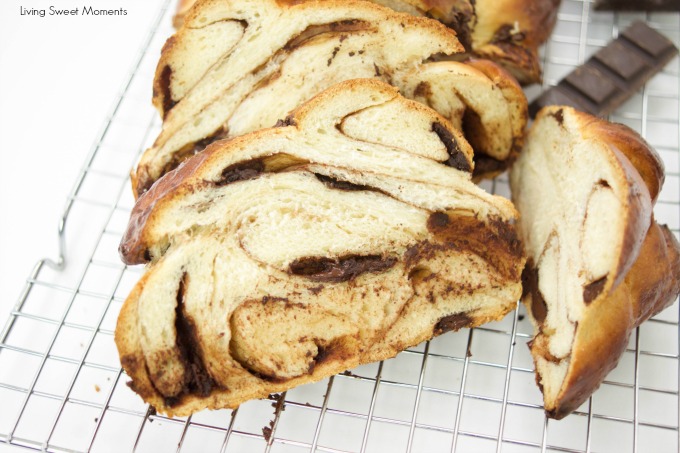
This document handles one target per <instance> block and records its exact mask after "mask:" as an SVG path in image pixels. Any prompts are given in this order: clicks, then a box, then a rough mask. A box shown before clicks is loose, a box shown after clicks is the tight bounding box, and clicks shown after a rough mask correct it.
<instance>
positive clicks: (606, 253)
mask: <svg viewBox="0 0 680 453" xmlns="http://www.w3.org/2000/svg"><path fill="white" fill-rule="evenodd" d="M663 179H664V170H663V165H662V162H661V160H660V159H659V157H658V156H657V154H656V152H655V151H654V150H653V149H652V148H650V147H649V145H648V144H647V143H646V142H645V141H644V140H643V139H642V138H640V136H638V135H637V134H636V133H635V132H634V131H632V130H630V129H629V128H627V127H625V126H622V125H618V124H612V123H608V122H606V121H603V120H600V119H597V118H595V117H593V116H590V115H588V114H585V113H582V112H579V111H577V110H574V109H572V108H570V107H557V106H555V107H546V108H544V109H543V110H541V111H540V112H539V114H538V116H537V118H536V121H535V123H534V125H533V127H532V129H531V131H530V133H529V137H528V139H527V144H526V147H525V149H524V150H523V151H522V153H521V155H520V158H519V159H518V161H517V162H516V163H515V165H514V167H513V169H512V172H511V179H510V183H511V188H512V196H513V200H514V201H515V203H516V206H517V209H518V210H519V212H520V214H521V218H520V222H519V230H520V236H521V238H522V240H523V243H524V247H525V250H526V253H527V267H526V269H525V271H524V273H523V283H524V294H523V296H522V299H523V302H524V304H525V305H526V308H527V311H528V312H529V314H530V317H531V319H532V321H533V323H534V327H535V332H536V333H535V337H534V339H533V340H532V342H531V344H530V348H531V353H532V355H533V358H534V363H535V366H536V372H537V376H536V381H537V383H538V385H539V387H540V388H541V390H542V392H543V397H544V406H545V409H546V412H547V414H548V415H549V416H550V417H553V418H558V419H559V418H562V417H564V416H566V415H567V414H569V413H570V412H572V411H573V410H575V409H577V408H578V407H579V406H580V405H581V404H582V403H583V402H584V401H586V400H587V399H588V397H589V396H590V395H591V394H592V393H593V392H594V391H595V390H596V389H597V388H598V387H599V386H600V384H601V383H602V381H603V380H604V378H605V376H606V375H607V373H608V372H609V371H610V370H611V369H613V368H614V367H615V366H616V364H617V363H618V361H619V358H620V356H621V355H622V354H623V352H624V351H625V348H626V346H627V344H628V338H629V336H630V334H631V331H632V330H633V329H634V328H635V327H636V326H638V325H640V323H642V322H643V321H645V320H646V319H648V318H649V317H651V316H653V315H655V314H656V313H658V312H659V311H661V310H662V309H663V308H665V307H666V306H668V305H670V304H671V303H672V302H673V301H674V300H675V298H676V297H677V296H678V293H679V292H680V245H679V244H678V241H677V240H676V238H675V236H674V235H673V234H672V233H671V232H670V231H669V230H668V228H666V227H665V226H660V225H658V224H657V223H656V222H655V221H654V219H653V215H652V208H653V205H654V202H655V201H656V198H657V196H658V194H659V191H660V190H661V186H662V184H663Z"/></svg>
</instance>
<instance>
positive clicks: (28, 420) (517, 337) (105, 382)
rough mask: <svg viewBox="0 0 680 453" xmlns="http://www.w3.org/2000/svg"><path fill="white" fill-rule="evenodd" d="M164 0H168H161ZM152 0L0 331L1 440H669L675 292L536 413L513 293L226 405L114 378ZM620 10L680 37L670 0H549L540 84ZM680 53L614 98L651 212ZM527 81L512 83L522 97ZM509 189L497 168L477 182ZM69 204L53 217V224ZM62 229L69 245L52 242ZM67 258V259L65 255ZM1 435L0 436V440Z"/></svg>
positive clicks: (154, 127) (131, 279) (388, 444)
mask: <svg viewBox="0 0 680 453" xmlns="http://www.w3.org/2000/svg"><path fill="white" fill-rule="evenodd" d="M168 1H169V0H168ZM171 14H172V11H171V10H170V9H169V8H168V2H166V4H165V6H164V7H163V9H162V10H161V11H160V12H159V16H158V19H157V22H156V24H155V26H154V27H153V29H152V32H151V33H150V34H149V37H148V40H147V43H146V45H145V46H144V48H143V49H142V51H141V53H140V57H139V61H138V63H137V64H136V66H135V67H134V69H133V71H132V72H131V74H130V78H129V81H128V83H127V84H126V86H125V88H124V90H123V91H122V93H121V95H120V97H119V99H118V102H117V104H116V106H115V108H114V109H113V111H112V114H111V115H110V117H109V118H108V119H107V121H106V122H105V126H104V128H103V131H102V133H101V137H100V139H99V141H98V142H97V144H96V145H95V146H94V148H93V149H92V151H91V153H90V155H89V157H88V158H87V161H86V163H85V165H84V167H83V170H82V172H81V174H80V177H79V178H78V181H77V183H76V185H75V187H74V189H73V191H72V193H71V195H70V196H69V198H68V203H67V207H66V210H65V212H64V216H63V218H62V220H61V224H60V225H59V228H60V236H59V240H60V241H61V256H60V257H59V259H58V260H56V261H51V260H42V261H40V262H39V263H38V264H37V265H36V267H35V268H34V269H33V272H31V274H30V276H29V278H28V279H27V281H26V285H25V287H24V290H23V292H22V294H21V296H20V298H19V300H18V302H17V304H16V306H15V308H14V310H13V311H12V312H11V314H10V317H9V319H8V321H7V323H6V324H5V327H4V329H3V330H2V332H0V447H1V446H2V445H3V444H9V445H13V446H22V447H26V448H29V449H34V450H48V451H89V450H92V451H116V452H123V451H131V450H136V451H153V452H158V451H173V450H177V451H229V452H237V451H246V452H251V451H265V452H270V451H272V452H306V451H324V452H350V451H351V452H355V451H360V452H364V451H390V452H399V451H411V452H439V451H442V452H444V451H446V452H448V451H453V450H456V451H464V452H468V451H497V452H498V451H503V452H517V451H521V452H530V451H537V452H538V451H560V452H589V451H593V452H610V451H611V452H631V451H633V452H635V451H644V452H648V451H654V452H663V451H680V447H679V441H678V438H679V432H680V431H679V429H678V418H679V412H680V404H679V401H678V383H679V379H680V373H679V372H678V368H679V364H680V361H679V360H678V350H679V336H678V305H677V303H676V304H675V305H674V306H673V307H671V308H669V309H667V310H666V311H664V312H663V313H661V314H660V315H658V316H656V317H655V319H653V320H651V321H649V322H647V323H646V324H644V325H643V326H642V327H640V328H639V329H638V330H637V331H636V332H635V334H634V335H633V336H632V338H631V340H630V344H629V347H628V349H627V351H626V352H625V355H624V356H623V358H622V359H621V362H620V364H619V366H618V367H617V368H616V369H615V370H614V371H613V372H612V373H610V374H609V376H608V377H607V380H606V382H605V383H604V384H603V385H602V387H601V388H600V389H599V390H598V391H597V392H596V393H595V395H594V396H593V397H592V398H591V399H590V400H589V401H588V402H587V403H585V404H584V405H583V406H582V407H581V408H580V409H579V410H578V411H577V412H576V413H574V414H573V415H571V416H569V417H567V418H566V419H564V420H562V421H559V422H556V421H548V420H547V419H546V418H545V417H544V414H543V408H542V406H541V402H542V399H541V395H540V393H539V391H538V389H537V387H536V384H535V382H534V374H533V371H532V362H531V357H530V355H529V352H528V348H527V346H526V343H527V341H528V340H529V339H530V338H531V325H530V323H529V321H528V320H527V319H525V317H524V311H523V308H522V307H520V308H519V310H517V311H515V312H513V313H512V314H510V315H508V316H507V317H506V318H505V319H504V320H503V321H502V322H497V323H492V324H488V325H485V326H483V327H481V328H476V329H473V330H468V329H465V330H462V331H459V332H457V333H448V334H446V335H443V336H441V337H438V338H436V339H434V340H432V341H430V342H427V343H424V344H421V345H419V346H418V347H415V348H412V349H409V350H407V351H405V352H403V353H401V354H400V355H399V356H397V357H396V358H394V359H391V360H387V361H384V362H381V363H374V364H370V365H365V366H361V367H359V368H357V369H354V370H351V372H346V373H343V374H340V375H337V376H335V377H332V378H330V379H326V380H324V381H322V382H319V383H316V384H312V385H306V386H302V387H299V388H296V389H293V390H290V391H288V392H286V393H283V394H281V395H274V396H272V398H271V399H270V400H260V401H251V402H248V403H245V404H243V405H242V406H241V407H240V408H239V409H238V410H234V411H230V410H219V411H203V412H200V413H197V414H195V415H194V416H192V417H188V418H175V419H169V418H166V417H163V416H160V415H156V414H155V413H154V411H153V410H152V409H150V408H149V407H147V406H146V405H145V404H144V403H143V402H142V401H141V399H139V398H138V397H137V396H136V395H135V394H134V393H132V391H131V390H129V389H128V388H127V386H126V381H127V380H128V379H127V377H126V376H125V374H124V373H123V372H122V371H121V368H120V363H119V360H118V354H117V352H116V349H115V345H114V342H113V331H114V328H115V322H116V317H117V314H118V311H119V310H120V307H121V305H122V303H123V301H124V300H125V297H126V296H127V294H128V292H129V291H130V289H131V288H132V286H133V285H134V284H135V282H136V281H137V279H138V278H139V277H140V276H141V273H142V269H140V268H139V267H126V266H124V265H123V264H121V262H120V261H119V259H118V255H117V245H118V242H119V240H120V236H121V234H122V232H123V230H124V228H125V226H126V223H127V219H128V215H129V212H130V209H131V207H132V204H133V201H132V197H131V195H130V189H129V179H128V171H129V169H130V168H131V167H132V165H133V164H134V162H135V161H136V159H137V156H138V154H139V153H140V152H141V151H142V150H143V149H145V148H146V147H147V146H149V145H150V144H151V141H152V140H153V138H154V137H155V136H156V135H157V133H158V132H159V130H160V121H159V119H158V118H157V115H156V113H155V111H153V110H152V109H151V107H150V106H149V100H148V92H149V87H150V84H151V80H152V75H153V71H154V67H155V64H156V61H157V56H158V52H159V49H160V47H161V46H162V44H163V42H164V40H165V39H166V38H167V37H168V36H169V35H170V34H171V33H172V30H171V28H170V16H171ZM635 19H644V20H646V21H647V22H648V23H649V24H650V25H651V26H652V27H654V28H656V29H658V30H660V31H661V32H662V33H663V34H665V35H666V36H668V37H669V38H670V39H671V40H673V41H674V42H675V44H676V45H680V15H678V14H664V15H662V14H612V13H595V12H594V11H592V5H591V3H590V2H589V1H582V0H578V1H576V0H563V2H562V7H561V10H560V14H559V19H558V24H557V27H556V29H555V32H554V34H553V36H552V38H551V40H550V41H549V43H548V44H547V45H546V46H545V48H544V51H543V54H542V55H543V57H544V68H545V83H544V85H545V86H547V85H553V84H555V83H557V81H558V80H559V79H560V78H562V77H563V76H564V75H566V74H567V73H569V72H570V71H571V69H572V68H573V67H574V66H576V65H578V64H580V63H582V62H583V61H585V60H586V59H587V57H588V56H589V55H591V54H592V53H593V52H594V51H596V50H597V49H598V48H600V47H602V46H604V45H605V44H606V43H607V42H608V41H609V40H610V39H611V38H613V37H615V36H616V35H617V33H618V30H619V29H622V28H625V27H626V26H627V24H628V23H630V22H631V21H633V20H635ZM679 66H680V62H679V61H678V59H677V58H676V59H675V60H674V61H672V62H671V63H670V64H669V65H668V66H667V67H666V68H665V69H664V71H663V73H661V74H659V75H657V76H656V77H655V78H654V79H653V80H652V81H651V82H650V83H648V84H647V85H646V86H645V87H644V88H643V89H642V90H641V91H640V92H639V93H638V94H636V95H635V96H634V97H633V99H631V100H630V101H629V102H628V103H627V104H626V105H624V106H623V107H622V108H621V109H619V110H618V111H617V112H616V114H614V115H612V118H611V119H612V120H614V121H618V122H623V123H626V124H628V125H629V126H631V127H633V128H634V129H636V130H638V131H639V132H640V133H642V135H643V136H645V137H646V138H647V140H648V141H649V142H650V143H651V144H652V145H654V146H655V147H656V148H657V150H658V151H659V153H660V155H661V156H662V158H663V160H664V161H665V163H666V170H667V175H666V184H665V187H664V190H663V192H662V193H661V195H660V198H659V202H658V204H657V206H656V211H655V213H656V217H657V219H658V220H659V221H660V222H661V223H667V224H669V226H670V227H671V229H672V230H673V231H674V232H675V234H676V235H677V234H678V231H679V230H678V229H679V227H680V173H679V166H680V159H679V156H680V150H679V142H680V101H679V96H678V92H679V91H680V77H679V72H680V71H679ZM540 91H541V87H532V88H530V89H528V90H527V94H528V96H529V98H530V99H531V98H533V97H535V96H536V95H537V94H538V93H539V92H540ZM485 186H486V188H487V189H489V190H493V191H494V192H496V193H500V194H503V195H509V189H508V183H507V178H506V177H500V178H498V179H496V180H495V181H493V182H488V183H485ZM67 221H68V227H67V225H66V223H67ZM65 244H68V248H67V249H66V248H65V247H64V245H65ZM65 261H66V262H68V266H65ZM0 449H1V448H0Z"/></svg>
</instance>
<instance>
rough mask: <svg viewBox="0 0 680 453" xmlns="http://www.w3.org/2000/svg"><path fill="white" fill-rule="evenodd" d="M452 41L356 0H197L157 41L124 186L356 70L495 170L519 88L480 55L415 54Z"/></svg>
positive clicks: (521, 101) (454, 46) (517, 134)
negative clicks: (454, 131)
mask: <svg viewBox="0 0 680 453" xmlns="http://www.w3.org/2000/svg"><path fill="white" fill-rule="evenodd" d="M462 50H463V48H462V46H461V45H460V43H459V42H458V40H457V39H456V37H455V33H454V32H453V31H451V30H450V29H448V28H446V27H445V26H443V25H442V24H440V23H438V22H437V21H434V20H431V19H427V18H422V17H421V18H419V17H413V16H411V15H408V14H404V13H396V12H394V11H392V10H390V9H389V8H385V7H382V6H379V5H376V4H373V3H370V2H365V1H357V0H346V1H339V0H329V1H322V2H281V1H276V0H257V1H254V0H231V1H228V0H210V1H205V2H201V3H199V4H198V5H196V7H195V8H193V9H192V10H191V13H190V14H189V15H188V16H187V18H186V20H185V23H184V25H183V27H182V28H181V29H180V30H179V31H178V32H177V34H176V35H175V36H173V37H171V38H170V39H169V40H168V42H167V43H166V45H165V47H164V49H163V53H162V55H161V59H160V62H159V64H158V68H157V72H156V78H155V81H154V104H155V105H156V107H157V108H158V110H159V111H160V113H161V115H162V116H163V119H164V120H163V130H162V132H161V134H160V135H159V137H158V139H157V140H156V142H155V143H154V145H153V146H152V147H151V148H149V149H148V150H147V151H146V152H145V153H144V154H143V156H142V158H141V160H140V161H139V163H138V166H137V169H136V171H135V172H134V173H133V175H132V181H133V189H134V192H135V194H136V195H139V194H141V193H143V192H144V191H146V190H148V189H149V188H150V187H151V185H152V184H153V182H154V181H156V179H158V178H159V177H160V176H162V175H163V174H164V173H166V172H167V171H169V170H171V169H173V168H174V167H176V166H177V165H179V163H180V162H182V161H183V160H184V159H186V158H187V157H189V156H191V155H193V154H195V153H197V152H199V151H200V150H202V149H203V148H204V147H205V146H207V144H209V143H211V142H212V141H214V140H217V139H220V138H227V137H229V138H230V137H234V136H237V135H240V134H244V133H247V132H251V131H254V130H257V129H260V128H263V127H271V126H272V125H274V122H275V121H276V120H277V119H278V118H282V117H285V116H286V115H287V113H288V112H289V111H290V110H292V109H293V108H295V107H297V106H298V105H299V104H301V103H302V102H304V101H306V100H307V99H310V98H311V97H312V96H314V95H315V94H317V93H319V92H320V91H322V90H323V89H325V88H328V87H329V86H331V85H333V84H335V83H338V82H340V81H343V80H349V79H355V78H367V77H374V78H377V79H380V80H383V81H386V82H389V83H390V84H392V85H394V86H396V87H398V88H400V89H402V90H403V92H404V93H405V95H406V96H409V97H412V98H415V99H418V100H419V101H421V102H424V103H426V104H427V105H429V106H431V107H433V108H435V110H437V111H439V112H440V113H441V114H443V115H444V116H445V117H447V118H448V119H449V120H450V121H451V122H452V123H453V124H454V126H455V127H456V128H458V129H459V130H463V131H464V132H465V135H466V137H467V139H468V141H469V142H470V143H471V144H472V146H473V148H474V149H475V153H478V154H479V156H480V157H479V158H477V157H476V158H475V159H476V160H480V165H478V166H477V167H478V170H480V171H481V172H482V173H483V174H495V173H497V172H499V171H501V170H502V169H503V168H505V167H506V166H507V164H508V162H509V161H510V160H512V159H513V158H514V156H515V155H516V153H517V152H518V151H519V149H521V145H522V140H523V130H524V127H525V125H526V118H527V105H526V98H525V97H524V94H523V92H522V90H521V89H520V87H519V85H518V84H517V83H516V81H515V80H514V79H513V78H512V77H511V76H510V75H509V74H507V73H506V72H505V71H503V70H502V69H501V68H500V67H498V66H496V65H494V64H492V63H489V62H477V63H471V64H465V63H460V62H438V63H424V62H425V61H427V60H428V59H429V58H431V57H433V56H435V55H451V54H455V53H457V52H461V51H462ZM482 161H483V162H482ZM478 174H479V172H478Z"/></svg>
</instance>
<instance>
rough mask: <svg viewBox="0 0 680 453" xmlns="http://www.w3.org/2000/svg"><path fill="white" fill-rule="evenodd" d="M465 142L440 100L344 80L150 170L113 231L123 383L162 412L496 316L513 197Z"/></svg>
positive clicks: (512, 248)
mask: <svg viewBox="0 0 680 453" xmlns="http://www.w3.org/2000/svg"><path fill="white" fill-rule="evenodd" d="M471 157H472V150H471V148H470V146H469V145H468V144H467V143H466V141H465V139H464V137H463V136H462V135H461V134H460V133H458V132H456V130H455V129H453V128H452V126H451V124H450V123H449V122H448V121H447V120H446V119H445V118H444V117H442V116H441V115H439V114H437V113H436V112H434V111H432V110H431V109H429V108H427V107H424V106H422V105H421V104H419V103H417V102H414V101H410V100H407V99H405V98H403V97H401V96H400V95H399V94H398V92H397V89H395V88H393V87H391V86H389V85H387V84H384V83H382V82H379V81H376V80H353V81H348V82H343V83H341V84H339V85H336V86H334V87H332V88H330V89H329V90H327V91H325V92H323V93H322V94H320V95H318V96H317V97H315V98H313V99H312V100H311V101H310V102H308V103H307V104H305V105H303V106H301V107H300V108H298V109H297V110H295V111H294V112H293V113H292V114H291V115H290V116H289V117H287V118H286V119H285V120H283V121H281V122H279V125H278V127H276V128H272V129H265V130H261V131H257V132H254V133H251V134H247V135H243V136H240V137H237V138H234V139H232V140H229V141H219V142H215V143H213V144H212V145H210V146H209V147H208V148H207V149H206V150H205V151H204V152H203V153H201V154H199V155H197V156H194V157H193V158H191V159H189V160H187V161H186V162H185V163H184V164H183V165H181V166H180V167H178V168H177V169H176V170H174V171H171V172H170V173H168V174H166V175H165V176H164V177H163V178H161V179H160V180H159V181H158V182H157V183H156V184H155V185H154V186H153V187H152V188H151V190H149V191H148V192H146V193H145V194H144V195H142V196H141V197H140V198H139V199H138V200H137V203H136V205H135V207H134V209H133V212H132V216H131V219H130V223H129V226H128V229H127V232H126V234H125V236H124V238H123V241H122V243H121V247H120V251H121V255H122V257H123V259H124V260H125V262H126V263H142V262H146V261H149V264H148V267H147V271H146V273H145V275H144V276H143V277H142V279H141V280H140V281H139V283H138V284H137V285H136V287H135V288H134V289H133V291H132V292H131V294H130V296H129V297H128V299H127V300H126V301H125V304H124V305H123V308H122V310H121V313H120V317H119V321H118V326H117V329H116V337H115V338H116V344H117V346H118V348H119V352H120V356H121V363H122V364H123V367H124V368H125V371H126V372H127V373H128V375H129V376H130V377H131V378H132V383H131V387H132V388H133V389H134V390H135V391H136V392H137V393H139V394H140V395H141V396H142V397H143V398H144V399H145V400H146V401H147V402H149V403H151V404H152V405H153V406H155V407H156V408H157V409H158V410H159V411H162V412H164V413H167V414H170V415H186V414H189V413H191V412H194V411H197V410H200V409H202V408H222V407H236V406H238V405H239V404H240V403H242V402H244V401H246V400H248V399H251V398H261V397H265V396H267V395H268V394H270V393H272V392H279V391H283V390H286V389H289V388H291V387H293V386H296V385H299V384H303V383H307V382H313V381H318V380H320V379H323V378H325V377H327V376H330V375H332V374H335V373H338V372H341V371H344V370H346V369H348V368H352V367H355V366H357V365H359V364H362V363H367V362H371V361H376V360H381V359H385V358H388V357H392V356H394V355H395V354H397V353H398V352H399V351H401V350H403V349H405V348H408V347H410V346H413V345H416V344H418V343H420V342H422V341H424V340H426V339H429V338H431V337H433V336H435V335H439V334H441V333H443V332H446V331H449V330H457V329H460V328H462V327H468V326H477V325H479V324H481V323H484V322H487V321H491V320H496V319H500V318H501V317H502V316H503V315H505V314H506V313H507V312H508V311H510V310H511V309H512V308H514V306H515V304H516V301H517V299H518V298H519V297H520V295H521V271H522V269H523V267H524V257H523V253H522V249H521V246H520V244H519V242H518V240H517V237H516V233H515V227H514V220H515V217H516V212H515V210H514V208H513V206H512V204H511V203H510V201H508V200H506V199H503V198H501V197H498V196H494V195H490V194H488V193H486V192H485V191H483V190H482V189H480V188H478V187H477V186H476V185H475V184H474V183H473V182H472V181H471V169H472V165H473V163H472V159H471Z"/></svg>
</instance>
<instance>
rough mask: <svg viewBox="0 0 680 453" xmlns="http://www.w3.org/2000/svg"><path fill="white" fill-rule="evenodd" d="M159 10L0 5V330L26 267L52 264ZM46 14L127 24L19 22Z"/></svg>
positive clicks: (115, 3) (75, 2) (151, 2)
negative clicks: (75, 191) (82, 177)
mask: <svg viewBox="0 0 680 453" xmlns="http://www.w3.org/2000/svg"><path fill="white" fill-rule="evenodd" d="M162 3H163V2H162V1H161V0H143V1H141V0H85V1H82V0H52V1H40V0H2V1H0V329H1V328H2V326H4V324H5V321H6V319H7V315H8V313H9V311H10V310H11V308H12V307H13V306H14V304H15V303H16V301H17V299H18V297H19V294H20V292H21V290H22V288H23V286H24V282H25V280H26V278H27V276H28V275H29V273H30V271H31V269H32V268H33V266H34V264H35V263H36V262H37V261H38V260H39V259H41V258H44V257H49V258H53V259H56V258H57V256H58V240H57V228H58V222H59V219H60V217H61V213H62V210H63V209H64V206H65V204H66V199H67V196H68V194H69V193H70V191H71V189H72V187H73V184H74V182H75V181H76V177H77V176H78V173H79V171H80V169H81V167H82V165H83V163H84V160H85V157H86V156H87V154H88V152H89V150H90V148H91V147H92V144H93V142H94V141H95V139H96V137H97V136H98V134H99V132H100V129H101V127H102V125H103V123H104V120H105V119H106V115H107V113H109V111H110V109H111V107H112V105H113V102H114V100H115V99H116V96H117V94H118V92H119V91H120V89H121V87H122V84H123V83H124V82H125V80H126V78H127V74H128V73H129V71H130V68H131V65H132V64H133V62H134V61H135V59H136V58H137V56H138V51H139V48H140V46H141V44H142V42H143V40H144V38H145V37H146V35H147V31H148V29H149V27H150V25H151V23H152V22H153V20H154V19H155V18H156V15H157V12H158V9H159V6H160V5H161V4H162ZM50 5H53V6H55V8H60V9H65V8H80V11H79V12H81V13H82V8H83V5H87V6H92V7H93V8H96V9H103V8H111V9H118V8H123V9H125V10H127V15H125V16H108V17H93V16H82V15H79V16H75V17H63V16H60V17H57V16H49V15H46V16H45V17H43V18H41V17H39V16H22V15H21V14H20V7H24V8H27V9H32V8H36V9H42V8H45V9H47V13H49V6H50ZM171 6H174V5H171ZM150 99H151V86H149V100H150ZM67 227H68V226H67Z"/></svg>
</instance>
